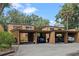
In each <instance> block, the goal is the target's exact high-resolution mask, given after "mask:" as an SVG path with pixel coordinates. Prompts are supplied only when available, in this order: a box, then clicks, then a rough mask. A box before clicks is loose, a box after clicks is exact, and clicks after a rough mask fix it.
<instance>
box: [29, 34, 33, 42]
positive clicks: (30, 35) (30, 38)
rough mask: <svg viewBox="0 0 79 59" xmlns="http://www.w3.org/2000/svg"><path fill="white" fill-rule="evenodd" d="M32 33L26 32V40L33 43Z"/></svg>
mask: <svg viewBox="0 0 79 59" xmlns="http://www.w3.org/2000/svg"><path fill="white" fill-rule="evenodd" d="M33 37H34V36H33V33H28V42H29V43H33Z"/></svg>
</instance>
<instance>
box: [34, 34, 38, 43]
mask: <svg viewBox="0 0 79 59" xmlns="http://www.w3.org/2000/svg"><path fill="white" fill-rule="evenodd" d="M34 42H35V44H37V33H34Z"/></svg>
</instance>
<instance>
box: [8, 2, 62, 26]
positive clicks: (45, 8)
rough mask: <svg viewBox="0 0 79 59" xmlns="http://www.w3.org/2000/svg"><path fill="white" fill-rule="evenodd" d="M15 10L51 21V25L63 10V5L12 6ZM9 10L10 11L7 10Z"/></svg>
mask: <svg viewBox="0 0 79 59" xmlns="http://www.w3.org/2000/svg"><path fill="white" fill-rule="evenodd" d="M11 5H12V6H13V8H15V9H17V10H19V11H21V12H23V13H26V14H36V15H39V16H41V17H43V18H45V19H48V20H49V21H50V25H53V24H54V23H55V22H54V20H55V15H56V14H57V13H58V12H59V10H60V9H61V6H62V5H63V4H61V3H17V4H15V3H13V4H11ZM7 10H9V9H7Z"/></svg>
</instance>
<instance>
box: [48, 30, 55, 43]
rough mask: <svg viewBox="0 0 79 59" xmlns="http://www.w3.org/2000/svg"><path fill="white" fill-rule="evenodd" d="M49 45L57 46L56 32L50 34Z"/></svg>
mask: <svg viewBox="0 0 79 59" xmlns="http://www.w3.org/2000/svg"><path fill="white" fill-rule="evenodd" d="M49 43H51V44H55V31H53V32H51V33H50V38H49Z"/></svg>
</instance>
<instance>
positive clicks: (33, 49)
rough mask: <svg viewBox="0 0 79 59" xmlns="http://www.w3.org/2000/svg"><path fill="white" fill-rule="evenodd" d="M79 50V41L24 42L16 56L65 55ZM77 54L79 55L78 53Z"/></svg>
mask: <svg viewBox="0 0 79 59" xmlns="http://www.w3.org/2000/svg"><path fill="white" fill-rule="evenodd" d="M77 52H79V43H68V44H64V43H58V44H47V43H46V44H24V45H20V46H19V49H18V51H17V52H16V54H15V55H16V56H65V55H74V53H77ZM77 55H79V54H78V53H77Z"/></svg>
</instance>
